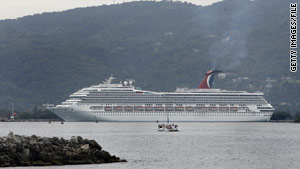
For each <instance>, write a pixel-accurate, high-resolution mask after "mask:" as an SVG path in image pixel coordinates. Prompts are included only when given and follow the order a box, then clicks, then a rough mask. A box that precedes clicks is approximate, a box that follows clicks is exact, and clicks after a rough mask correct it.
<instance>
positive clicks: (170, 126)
mask: <svg viewBox="0 0 300 169" xmlns="http://www.w3.org/2000/svg"><path fill="white" fill-rule="evenodd" d="M157 131H169V132H177V131H179V129H178V125H177V124H174V123H173V124H169V123H167V124H158V129H157Z"/></svg>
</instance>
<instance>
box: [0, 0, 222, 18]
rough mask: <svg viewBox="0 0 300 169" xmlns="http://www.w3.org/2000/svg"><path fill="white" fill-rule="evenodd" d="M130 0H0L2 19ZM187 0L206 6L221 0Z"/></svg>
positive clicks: (0, 15)
mask: <svg viewBox="0 0 300 169" xmlns="http://www.w3.org/2000/svg"><path fill="white" fill-rule="evenodd" d="M129 1H137V0H0V20H2V19H14V18H18V17H22V16H26V15H32V14H36V13H43V12H53V11H63V10H67V9H73V8H77V7H87V6H98V5H103V4H113V3H122V2H129ZM175 1H176V0H175ZM181 1H184V0H181ZM185 1H187V2H191V3H193V4H197V5H202V6H204V5H210V4H212V3H214V2H217V1H221V0H185Z"/></svg>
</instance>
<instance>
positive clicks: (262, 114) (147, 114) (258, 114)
mask: <svg viewBox="0 0 300 169" xmlns="http://www.w3.org/2000/svg"><path fill="white" fill-rule="evenodd" d="M93 113H94V114H98V115H101V116H166V113H154V112H152V113H141V112H139V113H138V112H125V113H107V112H93ZM271 115H272V113H271V112H269V113H229V112H224V113H220V112H210V113H178V112H177V113H176V112H175V113H169V116H170V117H171V116H271Z"/></svg>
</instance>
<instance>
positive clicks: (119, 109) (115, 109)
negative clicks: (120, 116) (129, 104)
mask: <svg viewBox="0 0 300 169" xmlns="http://www.w3.org/2000/svg"><path fill="white" fill-rule="evenodd" d="M114 111H123V106H114Z"/></svg>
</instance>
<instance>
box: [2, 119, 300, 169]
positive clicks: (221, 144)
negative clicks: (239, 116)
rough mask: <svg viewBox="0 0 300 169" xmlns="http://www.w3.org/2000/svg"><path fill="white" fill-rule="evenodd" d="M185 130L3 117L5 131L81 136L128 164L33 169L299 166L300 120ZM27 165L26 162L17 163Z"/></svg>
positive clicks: (191, 125)
mask: <svg viewBox="0 0 300 169" xmlns="http://www.w3.org/2000/svg"><path fill="white" fill-rule="evenodd" d="M177 124H179V129H180V132H178V133H168V132H157V130H156V129H157V124H156V123H112V122H111V123H71V122H69V123H65V124H63V125H62V124H60V123H58V122H56V123H55V122H53V123H51V124H48V123H46V122H28V123H27V122H20V123H17V122H16V123H14V122H10V123H8V122H6V123H4V122H0V136H5V135H7V134H8V133H9V131H13V132H14V133H15V134H19V135H32V134H35V135H39V136H46V137H53V136H58V137H64V138H66V139H70V138H71V136H78V135H80V136H82V137H83V138H88V139H95V140H96V141H97V142H98V143H99V144H100V145H101V146H102V148H103V149H104V150H106V151H108V152H110V153H111V154H114V155H116V156H119V157H121V158H124V159H127V160H128V162H127V163H113V164H98V165H75V166H74V165H73V166H53V167H24V168H26V169H28V168H35V169H38V168H43V169H45V168H51V169H56V168H62V169H69V168H72V169H73V168H80V169H85V168H93V169H94V168H95V169H96V168H97V169H98V168H100V169H104V168H105V169H112V168H128V169H134V168H138V169H140V168H154V169H157V168H178V169H183V168H186V169H192V168H228V169H229V168H230V169H232V168H235V169H237V168H246V169H250V168H255V169H259V168H263V169H268V168H278V169H283V168H297V169H298V168H300V124H293V123H253V122H252V123H219V122H218V123H177ZM18 168H23V167H18Z"/></svg>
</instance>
